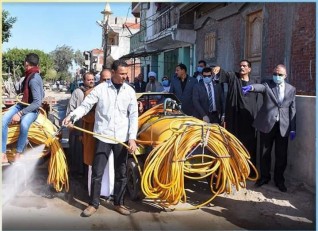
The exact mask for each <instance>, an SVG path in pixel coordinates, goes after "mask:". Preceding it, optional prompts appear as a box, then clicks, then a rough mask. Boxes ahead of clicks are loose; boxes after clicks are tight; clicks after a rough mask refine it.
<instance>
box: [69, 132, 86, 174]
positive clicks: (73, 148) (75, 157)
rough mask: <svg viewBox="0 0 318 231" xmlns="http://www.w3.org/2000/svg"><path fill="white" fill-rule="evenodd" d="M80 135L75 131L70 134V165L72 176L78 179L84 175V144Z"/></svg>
mask: <svg viewBox="0 0 318 231" xmlns="http://www.w3.org/2000/svg"><path fill="white" fill-rule="evenodd" d="M79 137H80V135H79V134H78V132H77V131H75V130H74V129H73V130H71V131H70V134H69V145H70V147H69V157H68V163H69V168H70V173H71V176H74V177H78V176H79V175H84V173H85V171H84V163H83V162H84V161H83V144H82V141H81V140H80V139H79Z"/></svg>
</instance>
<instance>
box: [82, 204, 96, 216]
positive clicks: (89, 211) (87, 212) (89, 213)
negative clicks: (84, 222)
mask: <svg viewBox="0 0 318 231" xmlns="http://www.w3.org/2000/svg"><path fill="white" fill-rule="evenodd" d="M96 211H97V209H96V208H94V206H92V205H89V206H88V207H87V208H86V209H85V210H84V211H83V212H82V216H83V217H90V216H92V215H93V214H94V213H95V212H96Z"/></svg>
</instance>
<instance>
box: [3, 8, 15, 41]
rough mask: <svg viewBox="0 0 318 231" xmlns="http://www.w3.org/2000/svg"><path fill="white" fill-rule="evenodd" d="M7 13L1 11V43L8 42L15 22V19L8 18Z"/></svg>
mask: <svg viewBox="0 0 318 231" xmlns="http://www.w3.org/2000/svg"><path fill="white" fill-rule="evenodd" d="M9 15H10V14H9V12H8V11H6V10H2V43H3V42H8V41H9V38H10V37H11V29H12V27H13V24H14V23H15V22H16V21H17V18H16V17H9Z"/></svg>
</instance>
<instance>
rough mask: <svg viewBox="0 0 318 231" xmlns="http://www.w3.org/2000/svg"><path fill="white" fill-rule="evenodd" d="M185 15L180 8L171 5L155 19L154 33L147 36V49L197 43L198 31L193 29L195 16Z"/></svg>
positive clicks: (173, 47)
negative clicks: (181, 13) (181, 14)
mask: <svg viewBox="0 0 318 231" xmlns="http://www.w3.org/2000/svg"><path fill="white" fill-rule="evenodd" d="M187 16H188V15H183V17H182V18H180V9H179V8H178V7H170V8H169V9H168V10H166V11H164V12H162V13H161V14H160V15H159V16H158V17H157V18H155V19H154V23H153V29H152V32H153V33H152V35H151V36H148V37H147V38H146V44H147V49H149V50H156V49H164V50H167V49H175V48H178V47H182V46H189V45H190V44H194V43H195V39H196V37H195V36H196V32H195V31H194V29H193V17H191V15H189V17H187Z"/></svg>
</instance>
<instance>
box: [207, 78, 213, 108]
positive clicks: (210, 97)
mask: <svg viewBox="0 0 318 231" xmlns="http://www.w3.org/2000/svg"><path fill="white" fill-rule="evenodd" d="M208 90H209V112H212V111H213V103H214V102H213V95H212V89H211V84H208Z"/></svg>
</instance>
